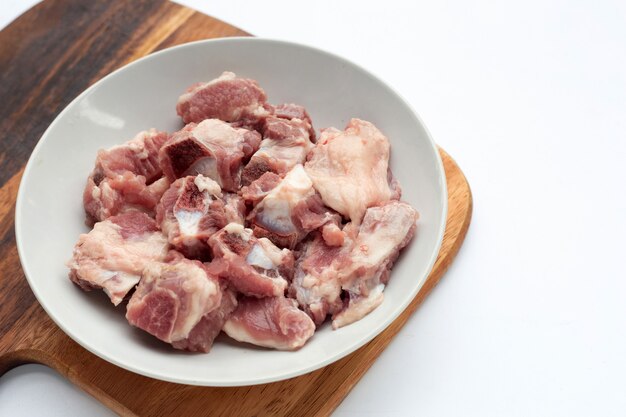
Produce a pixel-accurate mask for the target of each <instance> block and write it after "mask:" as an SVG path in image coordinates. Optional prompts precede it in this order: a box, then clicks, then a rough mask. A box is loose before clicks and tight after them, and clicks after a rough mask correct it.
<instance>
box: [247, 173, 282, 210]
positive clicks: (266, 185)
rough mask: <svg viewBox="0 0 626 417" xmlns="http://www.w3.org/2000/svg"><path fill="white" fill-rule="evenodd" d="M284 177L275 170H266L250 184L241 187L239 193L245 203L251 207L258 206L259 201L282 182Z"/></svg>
mask: <svg viewBox="0 0 626 417" xmlns="http://www.w3.org/2000/svg"><path fill="white" fill-rule="evenodd" d="M281 181H282V178H281V177H280V175H278V174H274V173H273V172H266V173H265V174H263V175H261V176H260V177H259V178H258V179H256V180H255V181H253V182H252V183H251V184H250V185H247V186H244V187H241V190H240V191H239V195H240V196H241V198H243V200H244V201H245V204H246V205H248V206H251V207H254V206H256V205H257V204H258V203H259V201H261V200H263V199H264V198H265V196H266V195H268V194H269V192H270V191H272V190H273V189H274V188H276V186H278V184H280V182H281Z"/></svg>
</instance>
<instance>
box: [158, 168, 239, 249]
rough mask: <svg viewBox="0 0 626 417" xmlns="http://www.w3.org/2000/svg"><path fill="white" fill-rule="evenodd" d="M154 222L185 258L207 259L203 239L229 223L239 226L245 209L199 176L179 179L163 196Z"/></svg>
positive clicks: (237, 198)
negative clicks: (235, 223)
mask: <svg viewBox="0 0 626 417" xmlns="http://www.w3.org/2000/svg"><path fill="white" fill-rule="evenodd" d="M156 214H157V215H156V220H157V223H158V224H159V225H161V230H162V231H163V233H165V235H166V236H167V238H168V241H169V243H170V244H171V245H172V246H173V247H174V248H175V249H176V250H177V251H179V252H181V253H183V254H184V255H185V256H186V257H188V258H202V259H206V258H208V256H209V253H210V252H209V247H208V245H207V243H206V241H207V239H208V238H209V237H211V236H212V235H213V234H214V233H215V232H217V231H218V230H220V229H221V228H222V227H224V226H226V225H227V224H228V223H230V222H237V223H240V224H243V222H244V216H245V206H244V203H243V200H242V199H241V198H240V197H239V196H237V195H236V194H231V193H224V194H222V191H221V189H220V186H219V185H218V184H217V183H216V182H215V181H213V180H212V179H210V178H208V177H205V176H203V175H197V176H195V177H194V176H187V177H184V178H179V179H177V180H176V181H174V183H173V184H172V185H171V186H170V188H169V189H168V190H167V191H166V192H165V194H163V198H162V199H161V201H160V202H159V204H158V205H157V207H156Z"/></svg>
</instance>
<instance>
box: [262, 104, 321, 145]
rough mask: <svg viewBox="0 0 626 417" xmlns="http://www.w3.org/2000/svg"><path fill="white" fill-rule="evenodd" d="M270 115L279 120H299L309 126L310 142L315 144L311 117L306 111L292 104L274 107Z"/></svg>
mask: <svg viewBox="0 0 626 417" xmlns="http://www.w3.org/2000/svg"><path fill="white" fill-rule="evenodd" d="M272 114H273V115H274V116H276V117H280V118H281V119H289V120H292V119H300V120H302V121H305V122H307V123H308V124H309V136H310V139H311V142H313V143H315V129H314V128H313V122H312V121H311V116H309V113H308V112H307V111H306V109H305V108H304V107H303V106H301V105H299V104H294V103H283V104H279V105H278V106H274V107H273V108H272Z"/></svg>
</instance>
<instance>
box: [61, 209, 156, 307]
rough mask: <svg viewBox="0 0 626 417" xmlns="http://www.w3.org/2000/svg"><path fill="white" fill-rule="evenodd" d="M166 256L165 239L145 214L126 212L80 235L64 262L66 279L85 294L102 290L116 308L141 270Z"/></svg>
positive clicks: (132, 285) (135, 281)
mask: <svg viewBox="0 0 626 417" xmlns="http://www.w3.org/2000/svg"><path fill="white" fill-rule="evenodd" d="M166 254H167V239H166V238H165V237H164V236H163V234H161V232H159V231H158V229H157V225H156V223H155V221H154V220H153V219H152V218H150V217H149V216H148V215H146V214H145V213H141V212H138V211H130V212H127V213H124V214H119V215H117V216H111V217H109V218H108V219H107V220H105V221H102V222H99V223H96V224H95V226H94V228H93V229H92V230H91V231H90V232H89V233H86V234H82V235H80V237H79V238H78V243H76V246H75V247H74V254H73V256H72V259H71V260H70V261H69V262H68V263H67V266H68V267H69V268H70V274H69V276H70V279H71V280H72V281H73V282H74V283H76V284H77V285H78V286H80V287H81V288H82V289H84V290H86V291H89V290H91V289H94V288H102V289H103V290H104V292H105V293H106V294H107V295H108V296H109V298H110V299H111V302H112V303H113V304H115V305H118V304H119V303H120V302H121V301H122V299H123V298H124V297H125V296H126V294H127V293H128V292H129V291H130V290H131V289H132V288H133V287H134V286H135V285H136V284H137V283H138V282H139V279H140V277H141V272H142V271H143V269H144V267H145V266H146V265H147V264H148V263H150V262H152V261H160V260H163V259H164V258H165V256H166Z"/></svg>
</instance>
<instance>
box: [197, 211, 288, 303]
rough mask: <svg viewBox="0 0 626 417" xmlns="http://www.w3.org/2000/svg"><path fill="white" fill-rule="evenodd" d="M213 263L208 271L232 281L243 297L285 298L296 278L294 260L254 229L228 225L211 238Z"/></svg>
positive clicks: (284, 250)
mask: <svg viewBox="0 0 626 417" xmlns="http://www.w3.org/2000/svg"><path fill="white" fill-rule="evenodd" d="M208 243H209V246H210V247H211V250H212V251H213V257H214V258H213V261H212V262H211V263H210V264H209V266H208V268H209V271H210V272H211V273H213V274H215V275H218V276H220V277H222V278H224V279H225V280H227V281H228V282H229V284H230V285H231V286H232V287H233V288H234V289H236V290H237V291H238V292H241V293H242V294H245V295H249V296H254V297H270V296H278V295H281V296H282V295H283V294H284V293H285V290H286V289H287V285H288V281H291V278H292V277H293V268H294V259H293V254H292V253H291V251H289V250H288V249H282V250H281V249H279V248H277V247H276V246H274V244H272V242H270V241H269V240H267V239H264V238H261V239H257V238H256V237H254V235H253V234H252V230H250V229H245V228H244V227H243V226H242V225H240V224H237V223H229V224H228V225H227V226H226V227H224V228H223V229H222V230H220V231H219V232H217V233H215V234H214V235H213V236H211V237H210V238H209V241H208Z"/></svg>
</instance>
